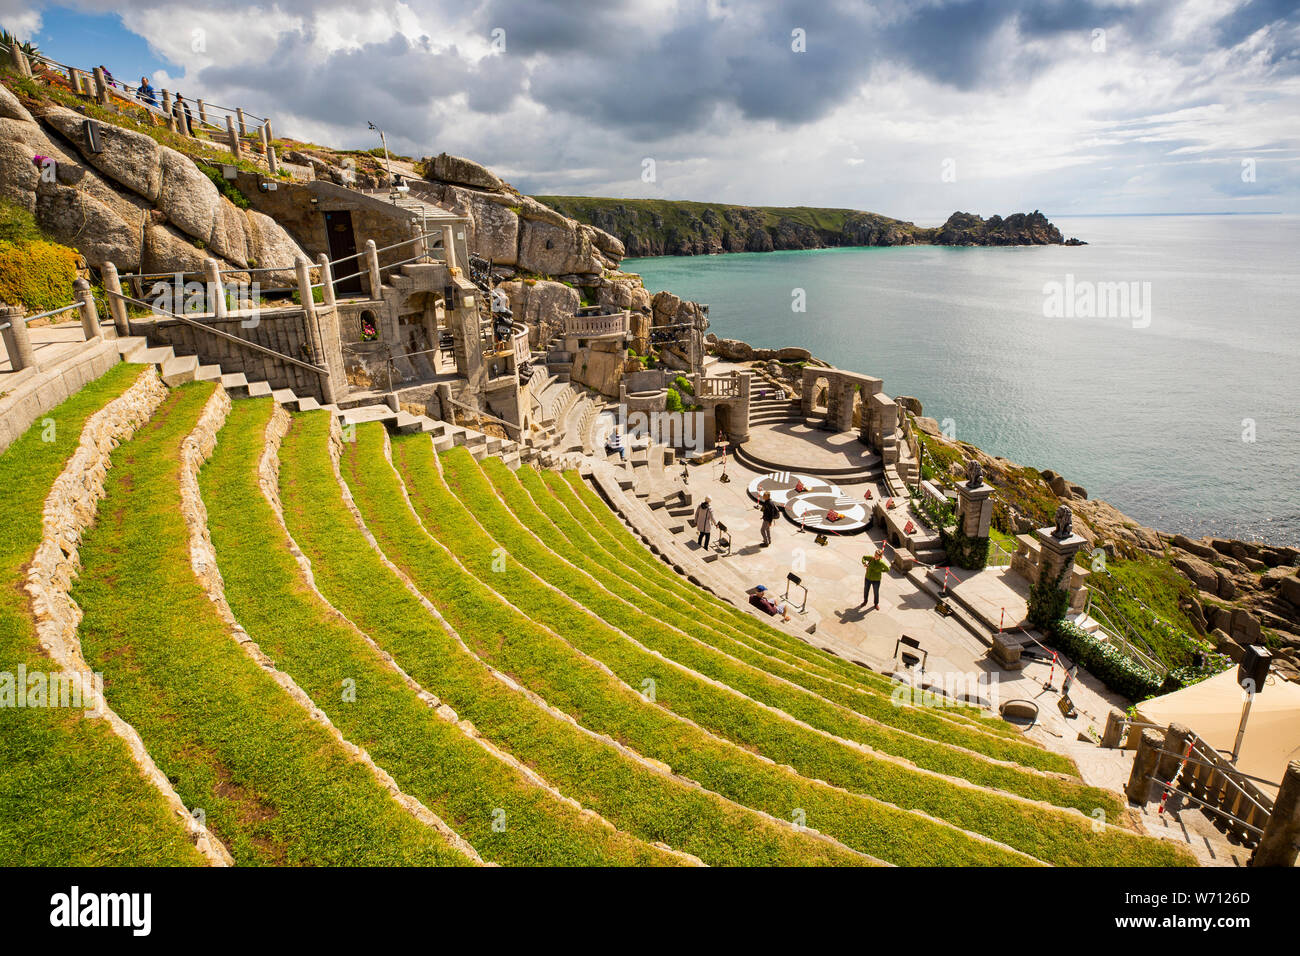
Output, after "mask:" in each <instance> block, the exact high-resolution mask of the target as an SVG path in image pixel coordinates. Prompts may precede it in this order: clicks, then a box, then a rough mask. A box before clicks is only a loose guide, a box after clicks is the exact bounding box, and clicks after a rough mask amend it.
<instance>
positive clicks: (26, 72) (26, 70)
mask: <svg viewBox="0 0 1300 956" xmlns="http://www.w3.org/2000/svg"><path fill="white" fill-rule="evenodd" d="M9 58H10V59H11V60H13V64H14V70H15V72H17V73H18V75H19V76H31V75H32V65H31V64H30V63H28V62H27V54H26V53H24V52H23V51H22V50H20V49H19V48H18V44H17V42H14V43H11V44H10V45H9Z"/></svg>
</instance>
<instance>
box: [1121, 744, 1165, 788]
mask: <svg viewBox="0 0 1300 956" xmlns="http://www.w3.org/2000/svg"><path fill="white" fill-rule="evenodd" d="M1163 740H1164V738H1162V737H1161V736H1160V735H1159V734H1158V733H1156V732H1155V731H1154V730H1149V729H1148V730H1144V731H1142V740H1141V742H1140V743H1139V744H1138V749H1137V753H1136V754H1134V756H1133V770H1132V772H1131V773H1130V774H1129V777H1128V785H1127V786H1125V787H1124V794H1125V796H1127V797H1128V799H1129V802H1130V803H1136V804H1139V805H1141V804H1144V803H1146V802H1147V795H1148V794H1149V793H1150V792H1151V774H1152V773H1153V772H1154V771H1155V769H1156V761H1157V760H1158V759H1159V758H1160V754H1159V752H1158V751H1159V750H1160V744H1161V743H1162V742H1163Z"/></svg>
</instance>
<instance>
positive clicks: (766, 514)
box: [758, 491, 781, 548]
mask: <svg viewBox="0 0 1300 956" xmlns="http://www.w3.org/2000/svg"><path fill="white" fill-rule="evenodd" d="M758 508H759V510H760V511H762V512H763V524H762V526H761V527H762V530H763V547H765V548H766V547H767V546H768V545H769V544H771V543H772V522H773V521H775V520H776V516H777V515H779V514H780V513H781V511H780V509H779V508H777V506H776V505H774V504H773V503H772V492H770V491H765V492H763V500H762V501H760V502H759V503H758Z"/></svg>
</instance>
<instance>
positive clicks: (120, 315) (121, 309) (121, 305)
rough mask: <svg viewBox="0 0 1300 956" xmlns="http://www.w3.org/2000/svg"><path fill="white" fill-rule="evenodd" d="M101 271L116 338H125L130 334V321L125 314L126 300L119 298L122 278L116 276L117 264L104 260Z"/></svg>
mask: <svg viewBox="0 0 1300 956" xmlns="http://www.w3.org/2000/svg"><path fill="white" fill-rule="evenodd" d="M101 271H102V272H103V273H104V289H105V290H106V291H107V292H108V313H109V315H111V316H112V317H113V325H114V326H115V327H116V328H117V336H118V338H126V337H127V336H128V335H130V334H131V321H130V319H129V317H128V316H127V312H126V302H124V301H123V300H122V299H121V298H120V296H121V295H122V280H121V279H120V278H119V277H118V274H117V266H115V265H114V264H113V263H111V262H105V263H104V268H103V269H102V270H101Z"/></svg>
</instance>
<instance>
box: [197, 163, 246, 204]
mask: <svg viewBox="0 0 1300 956" xmlns="http://www.w3.org/2000/svg"><path fill="white" fill-rule="evenodd" d="M197 165H198V167H199V169H201V170H203V174H204V175H205V176H207V177H208V179H210V180H212V185H214V186H216V187H217V192H219V193H221V195H223V196H225V197H226V198H227V199H229V200H230V201H231V202H232V203H234V204H235V205H236V206H238V207H239V208H240V209H247V208H248V206H249V203H248V197H247V196H245V195H244V193H243V191H242V190H241V189H240V188H239V187H238V186H236V185H235V184H234V183H233V182H232V181H231V180H229V179H227V178H226V177H225V174H224V173H223V172H222V171H221V170H220V169H219V168H218V167H216V166H209V165H208V164H207V163H199V164H197Z"/></svg>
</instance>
